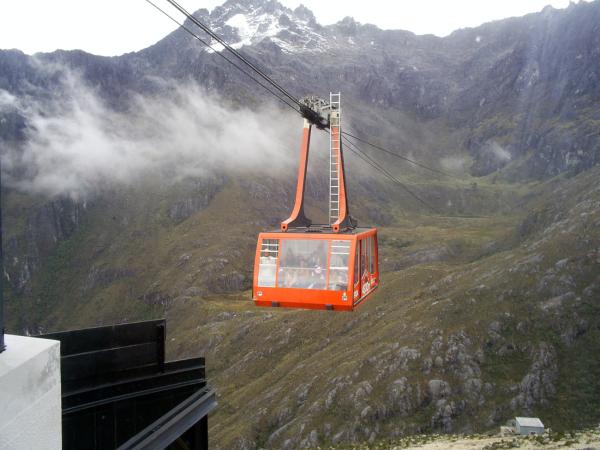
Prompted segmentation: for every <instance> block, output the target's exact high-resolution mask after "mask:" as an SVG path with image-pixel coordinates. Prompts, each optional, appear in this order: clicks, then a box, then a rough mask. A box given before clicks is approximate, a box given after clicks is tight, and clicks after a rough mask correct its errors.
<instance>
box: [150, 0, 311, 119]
mask: <svg viewBox="0 0 600 450" xmlns="http://www.w3.org/2000/svg"><path fill="white" fill-rule="evenodd" d="M146 2H147V3H149V4H150V5H152V6H153V7H154V8H156V9H157V10H158V11H160V12H161V13H162V14H163V15H165V16H166V17H168V18H169V19H170V20H171V21H172V22H174V23H176V24H177V25H179V27H180V28H182V29H183V30H185V31H186V32H187V33H188V34H190V35H191V36H193V37H194V38H195V39H196V40H198V41H200V42H201V43H202V44H204V45H205V46H206V47H208V48H210V49H211V50H212V51H214V52H215V53H216V54H217V55H219V56H220V57H221V58H223V59H224V60H225V61H227V62H228V63H229V64H231V65H232V66H233V67H235V68H236V69H238V70H239V71H240V72H242V73H243V74H245V75H246V76H248V77H250V78H251V79H252V80H254V81H255V82H256V83H258V84H259V85H260V86H262V87H263V88H264V89H265V90H267V91H268V92H269V93H271V94H272V95H273V96H275V97H276V98H277V99H278V100H279V101H281V102H282V103H284V104H286V105H287V106H289V107H290V108H291V109H293V110H294V111H295V112H297V113H299V112H300V111H299V110H298V107H297V106H295V105H292V104H291V103H290V102H289V101H288V100H286V99H285V98H283V97H280V96H279V94H277V92H275V91H274V90H272V89H271V88H270V87H269V86H267V85H265V84H263V83H262V82H261V81H260V80H259V79H258V78H256V77H255V76H253V75H252V74H251V73H249V72H247V71H246V70H245V69H244V68H243V67H241V66H239V65H238V64H236V63H235V62H234V61H232V60H231V59H229V58H227V56H225V55H224V54H222V53H221V52H219V51H217V50H216V49H215V48H214V47H213V46H212V45H210V44H209V43H208V42H206V41H205V40H204V39H202V38H201V37H200V36H198V35H197V34H196V33H194V32H193V31H192V30H190V29H189V28H188V27H186V26H185V25H184V24H182V23H180V22H179V21H178V20H177V19H175V18H174V17H173V16H171V15H170V14H169V13H167V12H166V11H165V10H163V9H162V8H160V7H159V6H158V5H156V4H155V3H153V2H152V1H151V0H146Z"/></svg>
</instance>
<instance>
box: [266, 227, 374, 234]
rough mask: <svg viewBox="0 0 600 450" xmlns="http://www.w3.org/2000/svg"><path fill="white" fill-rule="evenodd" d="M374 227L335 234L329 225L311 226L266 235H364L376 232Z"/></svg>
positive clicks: (268, 231)
mask: <svg viewBox="0 0 600 450" xmlns="http://www.w3.org/2000/svg"><path fill="white" fill-rule="evenodd" d="M374 229H375V228H374V227H371V228H369V227H356V228H348V229H344V230H340V231H339V232H337V233H335V232H334V231H333V230H332V229H331V227H330V226H329V225H311V226H310V227H309V228H307V227H300V228H290V229H289V231H281V230H280V229H279V228H277V229H273V230H267V231H265V233H273V234H280V235H282V236H289V235H290V234H308V235H310V234H315V233H316V234H331V235H333V236H340V235H357V234H362V233H365V232H367V231H371V230H374Z"/></svg>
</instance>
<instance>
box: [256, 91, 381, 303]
mask: <svg viewBox="0 0 600 450" xmlns="http://www.w3.org/2000/svg"><path fill="white" fill-rule="evenodd" d="M340 98H341V96H340V94H339V93H337V94H330V95H329V102H326V101H325V100H322V99H319V98H316V97H305V98H304V99H303V100H302V102H303V107H302V108H301V111H302V114H303V116H304V130H303V133H302V144H301V148H300V165H299V168H298V180H297V186H296V199H295V203H294V208H293V210H292V214H291V215H290V217H289V218H288V219H286V220H284V221H283V222H281V227H280V231H273V232H266V233H260V234H259V236H258V243H257V246H256V256H255V259H254V282H253V289H252V298H253V300H254V302H255V304H256V305H258V306H285V307H290V308H308V309H329V310H336V311H344V310H345V311H352V310H353V309H354V307H355V306H356V305H358V304H359V303H361V302H363V301H364V300H366V299H367V298H368V297H369V295H371V294H372V293H373V291H374V290H375V289H376V288H377V286H378V285H379V271H378V265H377V230H376V229H375V228H359V227H358V225H357V222H356V220H355V219H354V218H353V217H352V216H351V215H350V208H349V205H348V198H347V192H346V185H345V174H344V158H343V153H342V131H341V102H340ZM313 125H315V126H316V127H317V128H320V129H324V128H329V130H330V132H329V169H328V172H329V222H328V224H327V225H313V223H312V221H311V220H310V219H309V218H307V217H306V215H305V213H304V190H305V182H306V171H307V168H308V153H309V146H310V134H311V128H312V126H313Z"/></svg>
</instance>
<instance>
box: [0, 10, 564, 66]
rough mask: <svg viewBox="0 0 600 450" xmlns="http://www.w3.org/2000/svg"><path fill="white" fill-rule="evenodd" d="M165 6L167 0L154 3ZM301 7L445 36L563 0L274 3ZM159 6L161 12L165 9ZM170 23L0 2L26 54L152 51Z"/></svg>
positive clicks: (8, 37)
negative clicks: (150, 49)
mask: <svg viewBox="0 0 600 450" xmlns="http://www.w3.org/2000/svg"><path fill="white" fill-rule="evenodd" d="M154 1H155V2H157V3H159V4H161V6H165V5H166V2H165V0H154ZM223 1H224V0H179V3H180V4H182V5H183V6H184V7H185V8H186V9H188V10H189V11H195V10H197V9H200V8H207V9H212V8H214V7H215V6H217V5H219V4H221V3H223ZM280 2H281V3H283V4H284V5H286V6H288V7H291V8H295V7H296V6H298V5H299V4H301V3H303V4H304V5H306V6H307V7H308V8H309V9H311V10H312V11H313V12H314V13H315V16H316V17H317V20H318V21H319V22H320V23H321V24H324V25H327V24H331V23H335V22H337V21H339V20H341V19H342V18H344V17H345V16H352V17H354V18H355V19H356V20H357V21H359V22H361V23H372V24H375V25H377V26H378V27H380V28H384V29H403V30H409V31H412V32H414V33H417V34H426V33H432V34H435V35H438V36H446V35H448V34H449V33H451V32H452V31H454V30H456V29H459V28H465V27H475V26H478V25H480V24H482V23H485V22H489V21H492V20H497V19H503V18H505V17H513V16H522V15H524V14H527V13H530V12H537V11H541V10H542V9H543V8H544V6H546V5H548V4H550V5H552V6H554V7H555V8H565V7H567V6H568V5H569V0H453V1H444V0H368V1H365V0H328V1H326V0H280ZM165 8H167V7H166V6H165ZM173 29H174V25H173V24H172V22H170V21H169V20H168V19H166V18H165V17H164V16H162V15H161V14H160V13H159V12H158V11H156V10H155V9H154V8H152V7H151V6H150V5H149V4H148V3H146V2H145V1H144V0H96V1H91V0H85V1H84V0H0V48H2V49H8V48H18V49H20V50H23V51H24V52H26V53H29V54H32V53H36V52H49V51H54V50H56V49H57V48H61V49H76V48H78V49H83V50H85V51H88V52H90V53H94V54H98V55H107V56H111V55H119V54H122V53H126V52H131V51H136V50H140V49H142V48H145V47H148V46H149V45H152V44H153V43H155V42H156V41H158V40H160V39H161V38H163V37H164V36H165V35H166V34H167V33H169V32H170V31H172V30H173Z"/></svg>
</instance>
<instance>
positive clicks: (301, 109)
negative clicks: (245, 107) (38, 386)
mask: <svg viewBox="0 0 600 450" xmlns="http://www.w3.org/2000/svg"><path fill="white" fill-rule="evenodd" d="M166 1H167V2H168V3H170V4H171V5H172V6H173V7H175V8H176V9H177V10H178V11H179V12H180V13H182V14H183V15H184V16H185V17H186V18H187V19H189V20H190V21H191V22H192V23H194V24H195V25H196V26H198V27H199V28H200V29H202V30H203V31H204V32H205V33H207V34H208V35H209V36H211V37H212V38H213V39H215V40H216V41H217V42H218V43H220V44H221V45H222V46H223V47H224V48H225V49H227V50H228V51H229V52H230V53H231V54H233V55H234V56H235V57H236V58H238V59H239V60H240V61H242V62H243V63H244V64H245V65H246V66H248V67H249V68H251V69H252V70H253V71H254V72H255V73H256V74H258V75H259V76H260V77H261V78H263V79H264V80H265V81H266V82H268V83H269V84H270V85H271V86H272V87H273V88H275V89H276V90H277V91H279V92H280V93H281V94H283V96H285V97H287V99H289V100H291V102H292V103H293V105H292V104H290V102H288V100H286V99H284V98H282V97H281V96H280V95H279V94H278V93H277V92H274V91H273V90H272V89H271V88H269V87H268V86H266V85H265V84H264V83H262V82H261V81H260V80H258V79H257V78H256V77H255V76H253V75H252V73H249V72H248V71H246V70H244V69H243V68H242V67H240V66H239V65H238V64H236V63H235V62H233V61H232V60H230V59H229V58H227V57H226V56H225V55H223V54H222V53H221V52H220V51H218V50H217V49H215V48H214V47H213V46H212V45H211V44H210V43H208V42H206V41H204V40H203V39H202V38H200V37H199V36H198V35H197V34H196V33H194V32H193V31H191V30H190V29H189V28H187V27H186V26H185V25H184V24H182V23H180V22H179V21H177V20H176V19H174V18H173V17H172V16H170V15H169V14H168V13H167V12H165V11H164V10H162V9H161V8H160V7H159V6H157V5H156V4H154V3H153V2H152V1H151V0H146V2H148V3H149V4H150V5H152V6H153V7H154V8H156V9H157V10H158V11H160V12H161V13H162V14H164V15H165V16H166V17H168V18H169V19H170V20H172V21H173V22H174V23H176V24H177V25H179V26H180V27H181V28H183V29H184V30H185V31H186V32H187V33H189V34H190V35H191V36H193V37H194V38H195V39H197V40H198V41H200V42H201V43H202V44H204V45H205V46H207V47H208V48H210V49H211V50H213V51H214V52H215V53H217V54H218V55H219V56H221V57H222V58H223V59H225V60H226V61H227V62H229V63H230V64H231V65H233V66H234V67H236V68H237V69H238V70H240V71H241V72H242V73H244V74H245V75H247V76H248V77H249V78H251V79H252V80H253V81H255V82H256V83H257V84H259V85H260V86H262V87H263V88H264V89H265V90H267V91H268V92H269V93H271V94H272V95H274V96H275V97H276V98H277V99H279V100H280V101H281V102H283V103H284V104H286V105H287V106H288V107H290V108H292V109H293V110H294V111H295V112H297V113H300V114H301V115H302V116H303V117H307V115H306V109H307V106H306V105H304V104H302V103H301V102H300V101H299V100H298V99H297V98H296V97H294V96H293V95H292V94H290V93H289V92H288V91H287V90H286V89H284V88H283V87H281V86H280V85H279V84H278V83H277V82H276V81H275V80H273V79H272V78H271V77H270V76H268V75H267V74H265V73H264V72H263V71H262V70H261V69H259V68H258V67H256V65H254V64H253V63H252V62H250V61H248V60H247V59H246V58H245V57H244V56H243V55H242V54H240V53H239V52H238V51H237V50H235V49H234V48H233V47H231V46H230V45H229V44H228V43H227V42H225V41H224V40H223V39H222V38H221V37H220V36H218V35H217V34H216V33H215V32H214V31H212V30H211V29H210V28H209V27H208V26H206V25H204V24H203V23H202V22H200V21H199V20H198V19H196V18H195V17H194V16H193V15H192V14H190V13H189V12H188V11H186V10H185V8H183V7H182V6H181V5H179V4H178V3H177V2H176V1H175V0H166ZM311 111H312V110H311ZM312 112H313V113H314V114H318V113H316V112H314V111H312ZM309 120H310V117H309ZM319 128H322V127H319ZM348 137H351V138H353V139H355V140H357V141H359V142H362V143H364V144H367V145H369V146H371V147H373V148H375V149H378V150H380V151H383V152H385V153H388V154H390V155H392V156H395V157H397V158H399V159H402V160H405V161H407V162H410V163H411V164H414V165H416V166H418V167H421V168H423V169H426V170H429V171H431V172H435V173H438V174H441V175H445V176H449V177H453V178H458V177H456V176H454V175H451V174H448V173H446V172H443V171H441V170H437V169H434V168H432V167H428V166H426V165H425V164H422V163H419V162H417V161H414V160H412V159H410V158H407V157H405V156H402V155H400V154H398V153H395V152H392V151H391V150H388V149H386V148H384V147H381V146H378V145H376V144H373V143H371V142H369V141H367V140H365V139H362V138H359V137H357V136H355V135H353V134H351V133H348V132H345V131H342V138H343V139H344V140H345V141H346V143H347V144H348V146H349V150H350V151H351V152H352V153H354V154H356V155H357V156H358V157H359V158H361V159H362V160H363V161H364V162H366V163H367V164H368V165H370V166H371V167H373V168H374V169H375V170H377V171H379V172H381V173H382V174H383V175H385V176H386V177H387V178H389V179H390V180H391V181H393V182H394V183H395V184H397V185H399V186H400V187H401V188H402V189H403V190H404V191H406V192H407V193H408V194H409V195H410V196H411V197H413V198H414V199H415V200H417V201H418V202H419V203H421V204H423V205H424V206H426V207H427V208H428V209H430V210H431V211H433V212H435V213H437V214H440V213H439V212H438V211H437V210H436V209H435V208H434V207H432V206H431V205H430V204H429V203H427V202H426V201H425V200H423V199H422V198H421V197H419V196H418V195H417V194H416V193H415V192H413V191H412V190H411V189H409V188H408V186H406V185H405V184H404V183H402V182H401V181H400V180H398V179H397V178H396V177H394V176H393V175H392V174H391V173H390V172H389V171H387V169H385V168H384V167H383V166H381V165H380V164H379V163H378V162H376V161H374V160H373V159H372V158H371V157H370V156H369V155H368V154H367V153H365V152H364V151H362V150H361V149H360V148H359V147H357V146H356V144H355V143H353V142H352V141H350V140H349V139H348Z"/></svg>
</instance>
